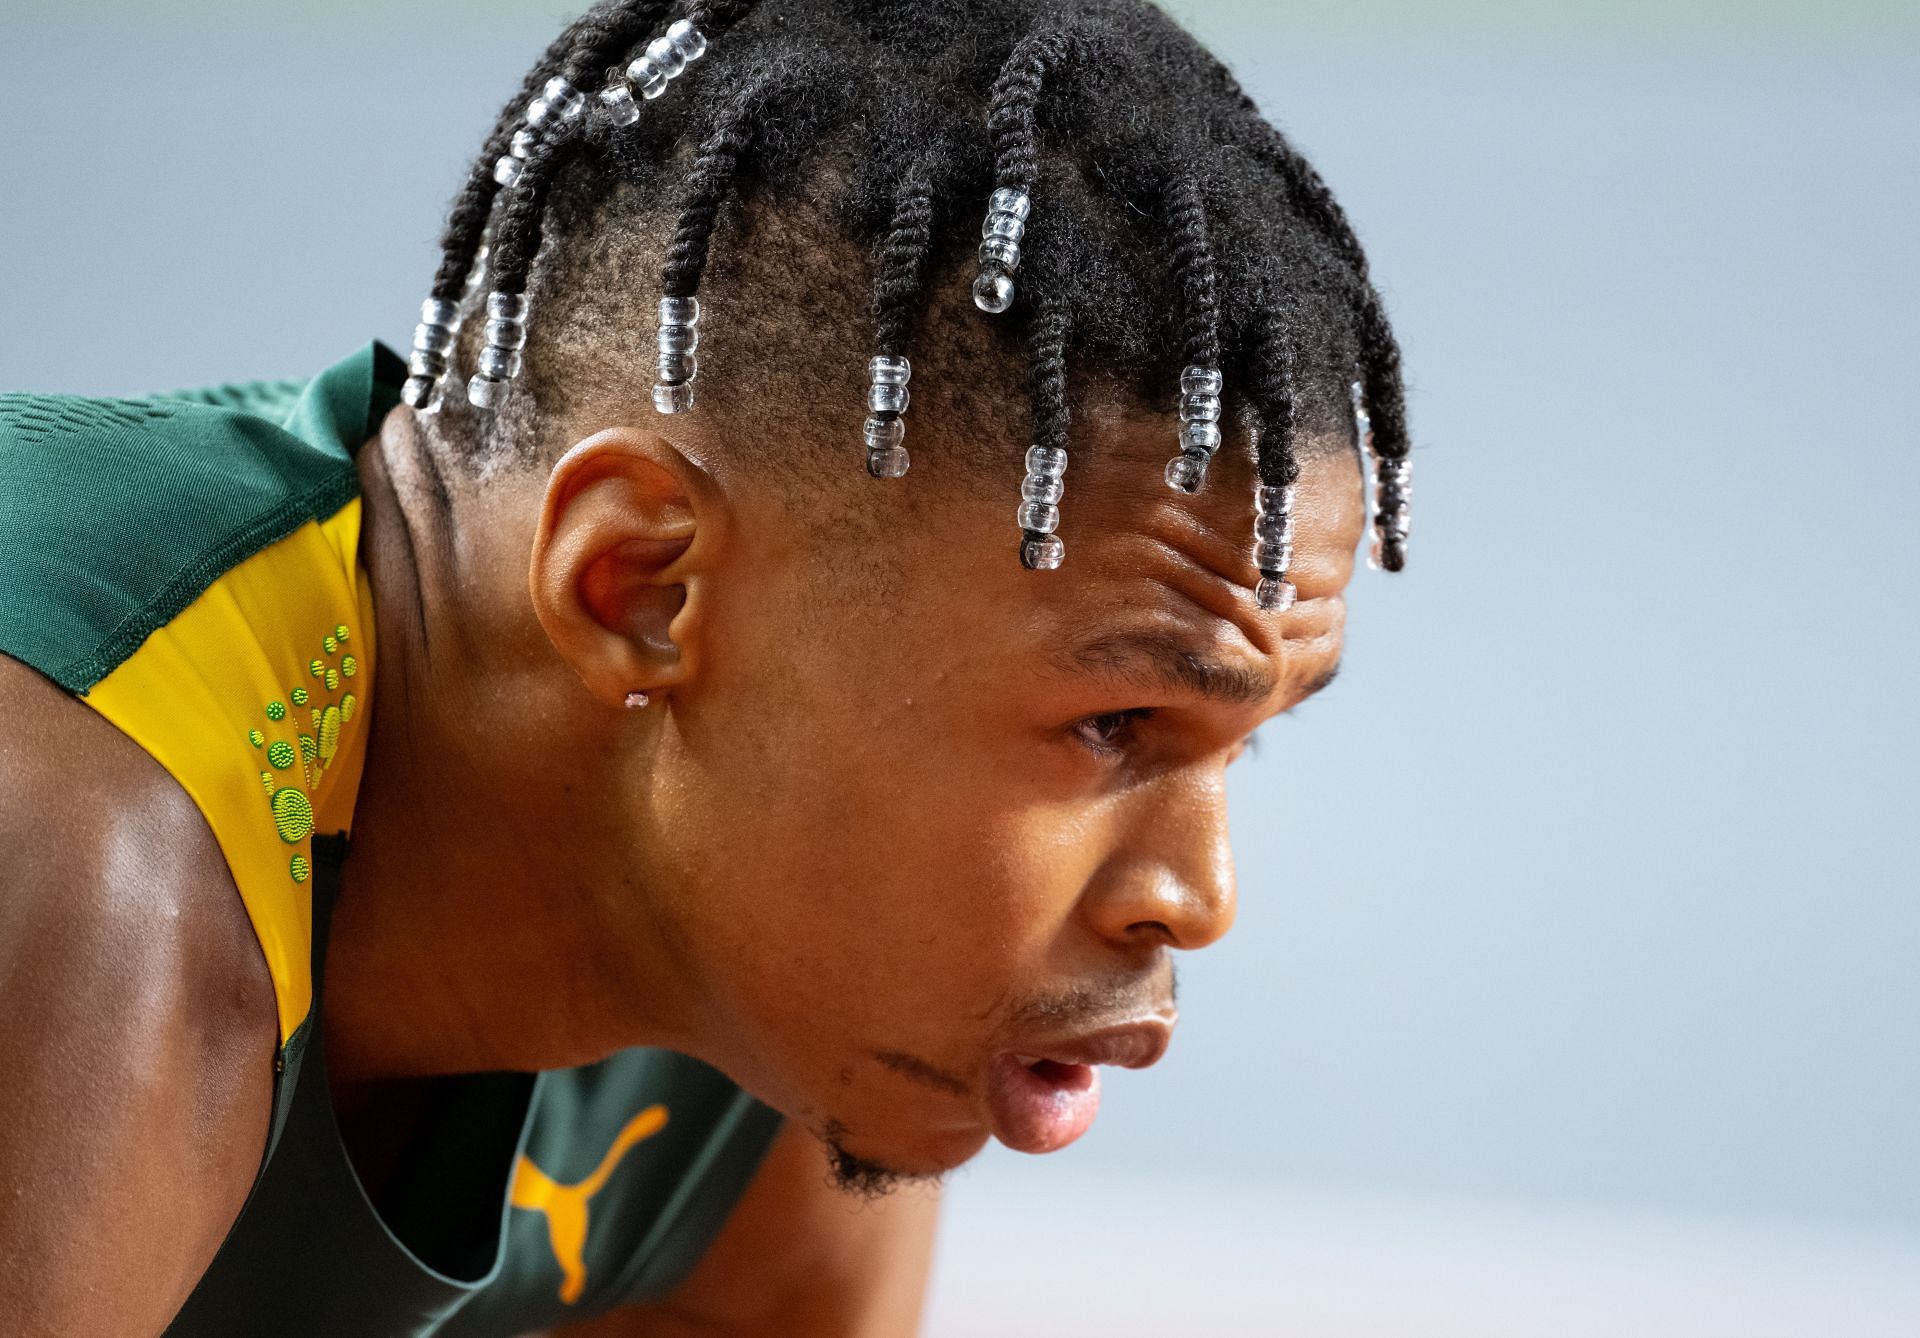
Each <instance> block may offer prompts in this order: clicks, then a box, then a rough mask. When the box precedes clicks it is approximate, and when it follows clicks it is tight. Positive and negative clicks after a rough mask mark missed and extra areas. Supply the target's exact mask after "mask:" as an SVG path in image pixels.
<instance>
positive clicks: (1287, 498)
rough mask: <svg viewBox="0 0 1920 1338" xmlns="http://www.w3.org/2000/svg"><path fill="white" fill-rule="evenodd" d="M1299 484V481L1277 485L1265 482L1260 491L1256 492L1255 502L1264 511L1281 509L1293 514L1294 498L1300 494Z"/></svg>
mask: <svg viewBox="0 0 1920 1338" xmlns="http://www.w3.org/2000/svg"><path fill="white" fill-rule="evenodd" d="M1299 486H1300V485H1299V484H1297V483H1288V484H1286V485H1284V486H1279V487H1276V486H1274V485H1273V484H1265V483H1263V484H1261V485H1260V489H1259V491H1258V492H1256V493H1255V494H1254V502H1255V504H1256V505H1257V506H1259V508H1260V510H1261V511H1262V512H1267V511H1281V512H1285V513H1287V514H1292V512H1293V500H1294V498H1295V497H1296V496H1298V489H1299Z"/></svg>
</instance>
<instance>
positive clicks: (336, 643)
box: [320, 636, 340, 655]
mask: <svg viewBox="0 0 1920 1338" xmlns="http://www.w3.org/2000/svg"><path fill="white" fill-rule="evenodd" d="M320 649H322V650H324V651H325V652H326V653H327V654H329V655H331V654H333V653H334V652H335V651H337V650H339V649H340V638H338V637H335V636H324V637H321V638H320Z"/></svg>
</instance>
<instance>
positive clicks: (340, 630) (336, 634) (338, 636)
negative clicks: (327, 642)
mask: <svg viewBox="0 0 1920 1338" xmlns="http://www.w3.org/2000/svg"><path fill="white" fill-rule="evenodd" d="M333 639H334V640H335V641H345V640H346V639H347V625H346V624H345V623H341V624H340V625H339V626H338V627H336V628H334V629H333Z"/></svg>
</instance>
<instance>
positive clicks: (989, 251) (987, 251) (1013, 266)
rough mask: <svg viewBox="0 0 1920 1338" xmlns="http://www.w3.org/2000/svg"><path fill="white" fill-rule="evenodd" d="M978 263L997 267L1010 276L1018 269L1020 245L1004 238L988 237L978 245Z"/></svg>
mask: <svg viewBox="0 0 1920 1338" xmlns="http://www.w3.org/2000/svg"><path fill="white" fill-rule="evenodd" d="M980 262H981V263H982V264H985V265H998V266H1000V267H1001V268H1002V269H1004V270H1006V271H1007V272H1008V273H1009V274H1011V273H1012V272H1013V271H1015V270H1017V269H1019V268H1020V245H1019V243H1017V242H1011V241H1008V240H1007V239H1006V238H1005V237H989V238H987V239H986V240H985V241H983V242H981V243H980Z"/></svg>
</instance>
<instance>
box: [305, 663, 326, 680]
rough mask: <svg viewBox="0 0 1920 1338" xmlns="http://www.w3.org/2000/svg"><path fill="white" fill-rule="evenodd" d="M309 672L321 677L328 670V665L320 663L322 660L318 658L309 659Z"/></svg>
mask: <svg viewBox="0 0 1920 1338" xmlns="http://www.w3.org/2000/svg"><path fill="white" fill-rule="evenodd" d="M307 672H308V673H310V674H312V675H313V676H314V677H315V678H318V677H320V675H322V674H324V673H326V672H327V666H326V665H324V664H322V663H320V661H318V660H308V661H307Z"/></svg>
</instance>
